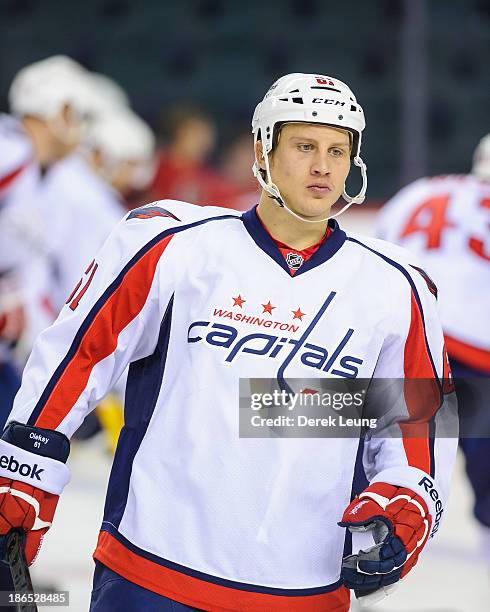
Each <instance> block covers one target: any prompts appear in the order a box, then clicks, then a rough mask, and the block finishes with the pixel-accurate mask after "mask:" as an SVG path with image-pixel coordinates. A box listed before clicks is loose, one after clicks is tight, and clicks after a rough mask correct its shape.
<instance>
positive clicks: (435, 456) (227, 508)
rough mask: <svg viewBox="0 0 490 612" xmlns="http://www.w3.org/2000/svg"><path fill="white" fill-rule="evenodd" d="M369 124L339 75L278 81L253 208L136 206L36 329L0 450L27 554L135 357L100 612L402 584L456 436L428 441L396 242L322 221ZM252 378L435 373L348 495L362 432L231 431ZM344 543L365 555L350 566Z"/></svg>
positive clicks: (265, 107)
mask: <svg viewBox="0 0 490 612" xmlns="http://www.w3.org/2000/svg"><path fill="white" fill-rule="evenodd" d="M363 129H364V116H363V111H362V108H361V107H360V105H359V104H358V103H357V101H356V99H355V97H354V95H353V93H352V92H351V90H350V89H349V88H348V87H347V86H346V85H345V84H344V83H342V82H341V81H339V80H337V79H335V78H331V77H328V76H321V75H308V74H292V75H287V76H285V77H282V78H281V79H279V80H278V81H277V82H276V83H274V85H273V86H272V87H271V89H270V90H269V91H268V92H267V94H266V96H265V98H264V100H263V101H262V102H261V103H260V104H259V105H258V106H257V108H256V111H255V114H254V118H253V132H254V136H255V148H256V160H257V161H256V164H255V174H256V176H257V178H258V180H259V183H260V184H261V186H262V189H263V190H262V194H261V197H260V201H259V204H258V206H257V207H256V208H254V209H252V210H250V211H248V212H247V213H244V214H243V215H242V216H238V215H237V214H230V211H229V210H226V209H220V208H202V207H194V206H190V205H188V204H186V203H183V202H176V201H162V202H156V203H153V204H149V205H147V206H144V207H142V208H139V209H136V210H134V211H132V212H130V213H129V214H128V215H127V216H126V218H125V219H124V220H123V221H122V222H121V223H120V225H119V226H118V227H117V229H116V230H115V231H114V232H113V234H112V235H111V236H110V238H109V239H108V241H107V242H106V243H105V245H104V247H103V248H102V250H101V251H100V252H99V254H98V255H97V256H96V258H95V260H94V261H93V262H92V263H91V264H90V266H89V267H88V268H87V271H86V273H85V275H84V276H83V277H82V279H81V280H80V282H79V284H78V285H77V286H76V288H75V290H74V291H73V294H72V295H71V296H70V299H69V300H68V302H67V305H66V307H65V308H64V309H63V311H62V313H61V315H60V317H59V319H58V320H57V321H56V322H55V324H54V325H53V326H52V327H51V328H50V329H48V330H46V332H44V333H43V334H42V335H41V337H40V338H39V340H38V342H37V344H36V347H35V349H34V351H33V353H32V356H31V359H30V361H29V363H28V365H27V367H26V370H25V373H24V378H23V384H22V387H21V389H20V391H19V393H18V395H17V397H16V400H15V404H14V409H13V411H12V414H11V415H10V419H9V424H8V426H7V428H6V430H5V432H4V434H3V437H2V440H1V441H0V451H1V457H0V475H1V483H0V484H1V486H2V488H1V489H0V529H1V531H2V533H7V532H8V530H9V529H11V528H12V527H20V528H21V529H23V530H24V531H25V532H26V555H27V559H28V561H29V562H31V561H32V560H33V559H34V557H35V556H36V554H37V550H38V548H39V545H40V543H41V539H42V536H43V535H44V533H45V532H46V530H47V529H48V527H49V526H50V525H51V522H52V520H53V515H54V512H55V508H56V504H57V501H58V496H59V494H60V493H61V491H62V490H63V488H64V486H65V485H66V483H67V482H68V480H69V470H68V467H67V466H66V460H67V457H68V453H69V438H70V436H71V435H72V434H73V432H74V431H76V429H77V427H78V426H79V424H80V423H81V421H82V420H83V418H84V416H85V415H86V414H87V412H88V411H89V410H91V409H92V408H93V407H94V406H95V405H96V404H97V402H98V401H100V399H101V398H102V397H103V396H104V395H105V393H106V392H107V390H108V389H110V387H111V386H112V384H113V383H114V381H115V380H116V379H117V378H118V377H119V376H120V374H121V372H122V371H123V370H124V368H125V367H126V366H127V365H128V364H130V368H129V377H128V385H127V391H126V406H125V423H124V427H123V430H122V433H121V436H120V439H119V443H118V447H117V451H116V456H115V459H114V466H113V469H112V474H111V478H110V483H109V489H108V494H107V500H106V506H105V512H104V521H103V525H102V530H101V533H100V537H99V541H98V544H97V549H96V551H95V559H96V570H95V577H94V590H93V594H92V603H91V609H92V610H94V611H101V610H111V611H112V612H113V611H117V610H121V611H122V610H124V611H126V612H127V611H132V610H141V609H150V608H151V609H158V610H186V609H193V608H194V609H195V608H197V609H203V610H249V611H254V610H255V611H257V612H259V611H263V610H288V611H289V610H311V611H313V610H318V611H320V610H322V611H325V610H330V611H336V612H345V611H346V610H348V609H349V602H350V591H349V589H356V591H357V592H358V594H363V593H369V592H371V591H373V590H376V589H380V588H383V587H384V586H385V585H389V584H392V583H395V582H397V581H398V580H399V579H400V578H403V577H404V576H405V575H406V574H407V573H408V572H409V571H410V569H411V568H412V567H413V566H414V565H415V563H416V562H417V559H418V557H419V554H420V552H421V551H422V549H423V548H424V546H425V545H426V544H427V542H428V541H429V538H430V537H431V536H433V535H434V534H435V533H436V532H437V530H438V527H439V523H440V520H441V517H442V515H443V513H444V508H445V505H446V503H447V496H448V489H449V481H450V473H451V469H452V464H453V460H454V454H455V442H454V440H452V439H449V438H445V439H443V438H441V439H438V440H437V444H434V438H433V436H432V435H431V436H429V434H428V432H429V430H430V431H431V432H432V433H433V432H434V430H435V431H436V432H437V430H438V426H439V424H440V417H441V411H443V410H445V408H444V407H441V403H442V400H443V386H442V378H443V373H444V369H445V368H444V364H445V360H444V346H443V337H442V331H441V329H440V325H439V323H438V319H437V316H436V305H435V298H434V295H433V294H432V293H431V292H430V291H429V289H428V286H427V284H426V281H425V279H424V278H423V275H422V274H420V273H419V271H418V270H416V269H414V268H413V267H411V266H410V265H409V263H408V259H407V255H406V253H405V252H404V251H401V250H400V249H399V248H397V247H394V246H391V245H389V244H386V243H383V242H382V241H378V240H367V239H366V240H364V239H361V238H359V237H354V236H348V235H347V234H346V233H345V232H344V231H342V230H341V229H340V227H339V225H338V223H337V222H336V221H335V220H334V219H332V218H331V211H330V209H331V207H332V205H333V204H334V203H335V202H336V201H337V200H338V198H339V197H340V195H341V194H342V193H343V195H344V198H345V199H346V200H347V202H348V204H350V203H358V202H361V201H362V199H363V197H364V193H365V190H366V168H365V165H364V163H363V161H362V159H361V157H360V149H361V135H362V131H363ZM351 161H352V163H353V164H354V165H355V166H356V167H357V168H359V169H360V171H361V176H362V182H363V185H362V188H361V190H360V192H359V194H357V196H355V197H350V196H348V195H347V194H346V193H345V189H344V185H345V180H346V178H347V175H348V173H349V170H350V166H351ZM293 322H294V325H292V323H293ZM250 377H269V378H271V379H277V380H278V382H279V384H280V385H283V384H285V382H286V381H285V378H286V377H287V378H288V380H290V379H292V378H307V377H309V378H312V377H313V378H317V379H325V378H332V379H337V380H344V381H345V380H349V379H353V378H356V377H358V378H368V379H370V378H372V377H376V378H381V377H388V378H390V377H392V378H406V379H418V378H425V379H428V380H429V382H430V383H431V389H432V390H433V393H431V394H429V395H428V396H426V397H424V396H421V395H420V394H419V396H418V397H417V396H414V395H413V394H410V393H407V394H406V395H405V396H403V397H402V398H401V400H400V406H401V407H402V409H403V414H404V415H405V417H406V419H407V420H409V421H410V419H411V418H415V420H416V421H417V431H418V435H417V436H415V437H413V436H410V435H408V433H409V432H407V431H406V429H405V428H403V427H402V425H400V431H401V432H402V433H403V436H400V437H398V438H396V437H393V438H383V437H376V438H375V437H370V438H368V439H366V442H365V450H364V455H363V462H364V468H365V470H366V475H367V477H368V480H369V482H370V484H369V486H368V487H367V488H366V490H364V491H363V492H362V493H360V495H359V497H357V498H354V499H353V495H352V492H353V490H354V488H355V487H354V485H353V479H354V469H355V464H356V455H357V452H358V449H359V444H360V442H359V439H356V438H329V439H326V438H308V439H294V440H292V439H287V438H274V439H270V438H262V439H249V438H241V437H239V434H238V431H239V428H238V380H239V378H250ZM346 528H347V529H346ZM356 530H363V531H365V530H368V531H371V532H373V533H374V535H375V541H376V542H377V544H376V545H375V546H374V547H372V548H371V549H370V550H369V551H368V552H366V553H361V552H359V553H358V554H357V555H355V556H354V557H352V556H349V555H348V553H349V552H350V551H349V541H350V532H351V531H356ZM346 534H347V536H348V537H346ZM346 554H347V555H348V558H346V559H345V561H344V564H343V563H342V559H343V556H344V555H346ZM189 607H192V608H189Z"/></svg>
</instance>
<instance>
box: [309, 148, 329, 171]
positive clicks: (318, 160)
mask: <svg viewBox="0 0 490 612" xmlns="http://www.w3.org/2000/svg"><path fill="white" fill-rule="evenodd" d="M311 173H312V174H314V175H315V176H326V175H328V174H330V159H329V157H328V154H327V153H325V154H322V153H318V154H317V155H316V156H315V159H314V160H313V164H312V166H311Z"/></svg>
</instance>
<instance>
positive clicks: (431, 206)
mask: <svg viewBox="0 0 490 612" xmlns="http://www.w3.org/2000/svg"><path fill="white" fill-rule="evenodd" d="M378 236H379V237H380V238H383V239H384V240H389V241H391V242H395V243H397V244H400V245H401V246H403V247H405V248H407V249H409V250H411V251H412V252H414V253H415V254H416V255H417V257H418V259H419V261H420V263H421V265H422V267H423V268H424V270H425V271H426V272H428V274H430V276H431V277H432V279H433V280H434V282H435V284H436V285H437V288H438V292H439V305H440V315H441V321H442V326H443V329H444V334H445V337H446V345H447V349H448V352H449V354H450V355H451V356H452V357H454V358H456V359H458V360H459V361H461V362H462V363H464V364H466V365H468V366H471V367H473V368H477V369H478V370H482V371H485V372H490V182H489V181H484V180H482V179H479V178H477V177H475V176H472V175H448V176H437V177H434V178H423V179H420V180H418V181H416V182H415V183H412V184H411V185H408V186H407V187H405V188H404V189H402V190H401V191H400V192H399V193H398V194H397V195H395V196H394V197H393V198H392V199H391V200H390V201H389V202H387V204H385V206H384V207H383V209H382V211H381V213H380V215H379V217H378Z"/></svg>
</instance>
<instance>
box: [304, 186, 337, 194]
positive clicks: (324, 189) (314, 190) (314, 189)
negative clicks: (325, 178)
mask: <svg viewBox="0 0 490 612" xmlns="http://www.w3.org/2000/svg"><path fill="white" fill-rule="evenodd" d="M307 189H308V191H309V192H310V193H311V194H313V195H316V196H324V195H327V194H328V193H330V192H331V191H332V188H331V187H329V186H328V185H325V184H323V183H312V184H311V185H308V186H307Z"/></svg>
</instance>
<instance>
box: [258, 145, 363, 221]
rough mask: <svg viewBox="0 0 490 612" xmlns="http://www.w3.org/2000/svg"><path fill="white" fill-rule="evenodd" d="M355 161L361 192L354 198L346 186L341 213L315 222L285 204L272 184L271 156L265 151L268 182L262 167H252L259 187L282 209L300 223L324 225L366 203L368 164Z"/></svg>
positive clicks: (359, 159)
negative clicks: (357, 205) (359, 174)
mask: <svg viewBox="0 0 490 612" xmlns="http://www.w3.org/2000/svg"><path fill="white" fill-rule="evenodd" d="M353 161H354V165H355V166H357V167H358V168H360V170H361V176H362V187H361V190H360V191H359V193H358V194H357V195H356V196H353V197H352V196H349V195H348V194H347V193H346V191H345V186H344V189H343V191H342V197H343V198H344V200H345V201H346V202H347V204H345V205H344V206H343V207H342V208H341V209H340V210H339V212H337V213H335V215H330V216H329V217H325V219H315V220H312V219H305V218H304V217H302V216H301V215H298V214H297V213H295V212H294V211H292V210H291V209H290V208H288V207H287V206H286V203H285V202H284V199H283V198H282V196H281V192H280V191H279V187H278V186H277V185H276V184H275V183H273V182H272V177H271V173H270V168H269V156H268V154H267V153H266V152H265V151H264V163H265V173H266V177H267V182H265V181H264V178H263V176H262V173H261V171H260V167H259V165H258V163H257V162H254V165H253V166H252V171H253V174H254V176H255V178H256V179H257V181H258V182H259V185H260V186H261V187H262V189H264V190H265V191H267V193H268V194H269V195H270V196H271V197H272V199H273V200H275V201H276V202H277V204H278V205H279V206H280V207H281V208H284V209H286V210H287V211H288V213H289V214H290V215H292V216H293V217H296V219H299V220H300V221H304V222H305V223H324V222H325V221H328V220H329V219H334V218H335V217H338V216H339V215H341V214H342V213H344V212H345V211H346V210H347V209H348V208H349V207H350V206H351V205H352V204H362V203H363V202H364V199H365V197H366V189H367V168H366V164H365V163H364V162H363V161H362V159H361V158H360V157H359V156H358V155H356V156H355V157H354V160H353Z"/></svg>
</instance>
